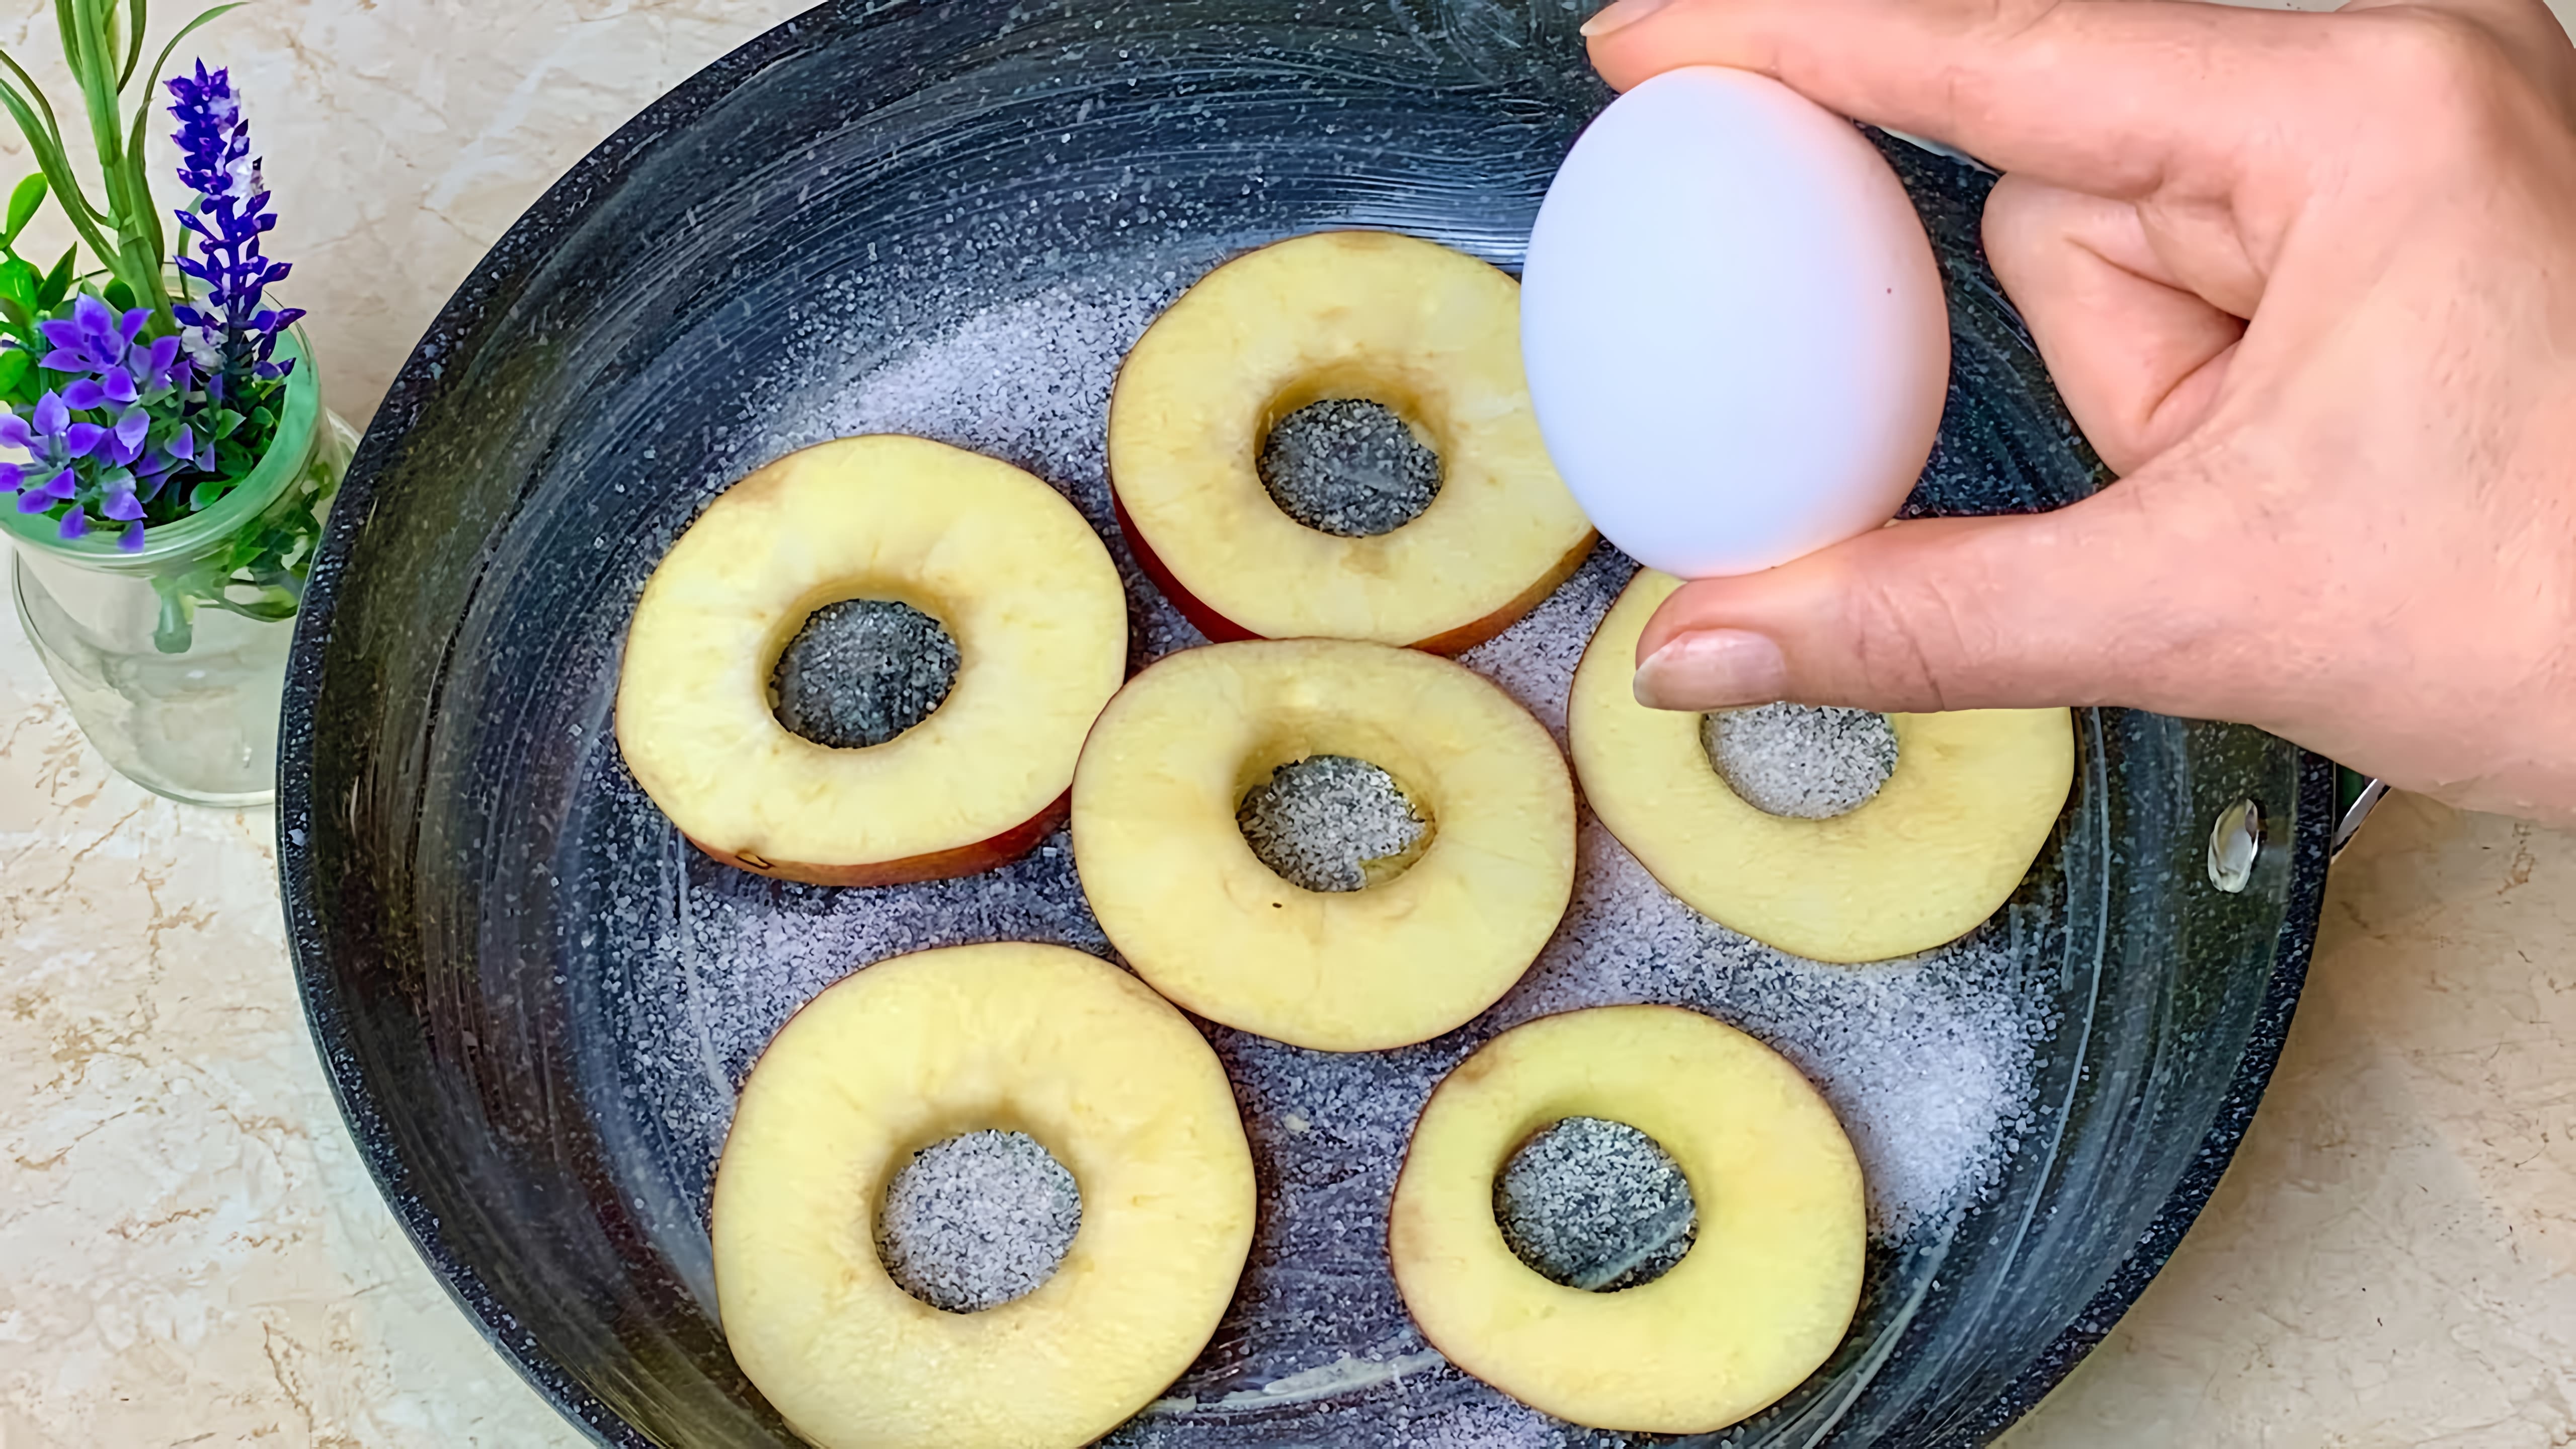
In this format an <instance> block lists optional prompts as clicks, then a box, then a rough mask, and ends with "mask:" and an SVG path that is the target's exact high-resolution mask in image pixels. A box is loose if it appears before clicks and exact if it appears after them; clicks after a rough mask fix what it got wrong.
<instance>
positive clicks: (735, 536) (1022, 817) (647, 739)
mask: <svg viewBox="0 0 2576 1449" xmlns="http://www.w3.org/2000/svg"><path fill="white" fill-rule="evenodd" d="M844 599H883V600H890V601H894V602H898V603H903V604H907V605H910V606H911V607H913V608H915V609H918V610H920V611H921V612H923V613H925V614H927V615H929V616H930V617H931V618H932V619H933V620H936V621H937V622H938V624H939V625H940V626H941V627H942V628H944V629H945V630H946V631H947V633H948V635H949V636H950V638H952V639H953V640H954V641H955V643H956V646H957V651H958V666H957V672H956V676H955V678H954V681H953V682H952V683H951V685H950V686H949V690H948V693H947V696H946V698H945V699H944V700H942V701H941V702H940V703H939V704H938V706H937V708H936V709H935V710H933V711H932V713H931V714H930V715H929V716H928V717H927V718H926V719H923V720H921V721H920V722H919V723H918V724H915V725H913V726H912V727H911V728H909V729H907V730H905V731H903V732H902V733H901V734H898V735H896V736H894V737H893V738H892V739H890V740H887V741H886V742H884V743H882V744H875V745H869V746H865V747H862V748H852V749H841V748H834V747H831V746H828V745H824V744H819V743H816V742H815V741H813V740H811V739H807V738H804V737H802V736H800V735H797V734H794V733H791V732H790V731H789V730H788V729H787V727H786V726H785V725H783V724H781V723H780V722H779V719H778V715H777V713H776V710H775V707H774V706H775V701H774V700H773V699H772V698H771V690H770V681H771V670H772V668H773V666H775V665H776V663H777V661H778V658H779V655H780V652H781V651H782V650H783V649H784V648H785V647H786V646H787V643H788V641H789V640H790V639H791V638H793V637H794V636H795V634H796V633H797V631H798V630H799V629H800V628H802V627H803V626H804V624H805V621H806V619H807V618H808V617H809V616H810V615H811V614H812V613H813V612H814V611H815V610H816V609H818V608H820V607H822V606H823V605H825V604H830V603H836V602H838V601H840V600H844ZM1126 662H1127V601H1126V593H1125V590H1124V588H1123V587H1122V585H1121V584H1120V581H1119V578H1118V571H1117V568H1116V566H1115V565H1113V564H1112V563H1111V562H1110V559H1109V553H1108V550H1107V549H1106V548H1105V547H1104V546H1103V545H1102V544H1101V542H1100V538H1099V536H1098V535H1097V534H1094V533H1093V532H1092V531H1091V527H1090V525H1089V524H1087V523H1086V522H1084V520H1083V518H1082V515H1081V514H1080V513H1078V512H1076V511H1075V510H1074V508H1073V505H1072V504H1070V503H1068V502H1066V501H1065V499H1064V497H1063V495H1061V494H1059V493H1057V492H1056V491H1055V490H1054V489H1052V488H1050V487H1048V486H1047V485H1046V484H1045V483H1043V482H1040V481H1039V480H1038V479H1036V478H1033V477H1031V476H1029V475H1028V474H1026V473H1023V472H1021V471H1020V470H1019V469H1017V468H1013V467H1011V466H1009V465H1008V464H1005V463H999V462H996V461H994V460H992V459H990V458H985V457H980V456H978V455H976V454H973V453H969V452H964V451H962V450H960V449H957V448H952V447H948V446H946V445H944V444H940V443H933V442H928V441H925V440H923V439H919V438H905V437H892V436H876V437H864V438H851V439H845V440H842V441H840V442H835V443H826V444H823V445H821V446H819V447H814V448H808V449H805V450H804V451H802V452H798V453H794V454H790V455H789V456H787V457H785V458H782V459H780V460H778V461H777V462H775V463H772V464H770V465H769V466H768V467H765V468H763V469H761V470H760V471H759V472H757V473H754V474H752V475H751V476H750V477H748V478H746V479H744V480H743V481H742V482H740V483H738V484H736V485H734V486H733V487H732V488H730V489H728V490H727V491H726V492H725V493H724V494H723V496H721V497H719V498H718V499H717V500H716V501H715V502H714V503H713V504H712V505H710V506H709V507H708V508H707V510H706V512H704V513H703V514H701V515H699V517H698V519H697V521H696V522H695V523H693V524H691V525H690V526H689V529H688V531H687V532H686V533H684V534H683V535H681V537H680V541H679V542H678V543H677V544H675V545H673V546H672V549H671V552H670V553H669V555H668V556H667V557H665V558H664V559H663V561H662V563H661V566H660V567H659V568H657V569H655V570H654V573H653V577H652V579H651V580H650V581H649V582H648V583H647V584H646V585H645V588H644V596H643V598H642V600H641V601H640V602H639V603H638V604H637V605H636V610H635V621H634V624H633V625H632V626H631V628H630V629H629V630H628V633H627V640H626V658H625V662H624V665H623V667H622V669H621V671H620V674H619V679H618V691H617V742H618V747H619V749H620V750H621V751H622V752H623V753H624V756H625V760H626V765H627V768H628V769H629V770H630V771H631V772H633V774H634V776H635V779H636V782H637V783H638V784H640V785H642V786H643V788H644V791H645V793H646V794H647V795H649V796H651V797H652V799H653V803H654V804H655V805H657V806H659V807H660V808H661V810H662V813H663V814H665V815H667V816H669V817H670V818H671V821H672V823H673V824H675V825H677V826H678V827H679V828H680V830H681V832H682V833H683V834H685V835H686V836H688V838H689V839H690V841H691V842H692V843H694V844H695V845H696V846H697V847H698V848H699V849H701V850H703V851H705V852H706V853H707V854H709V855H711V856H714V857H715V858H716V859H718V860H722V861H724V862H726V863H727V864H730V865H736V866H739V867H741V868H743V869H745V870H751V871H757V872H760V873H762V874H764V875H774V876H781V877H784V878H786V879H789V880H800V881H808V882H812V883H815V884H820V885H891V884H899V883H902V882H906V881H919V880H931V879H936V878H939V877H943V876H952V875H965V874H971V873H973V872H975V871H979V870H986V869H989V868H991V867H993V866H995V865H998V864H1001V863H1002V862H1004V861H1007V860H1010V859H1012V858H1014V857H1016V856H1018V855H1020V854H1021V853H1023V852H1025V851H1026V850H1028V849H1029V848H1030V847H1031V846H1032V845H1034V844H1036V843H1037V842H1038V840H1040V839H1041V838H1043V837H1044V836H1045V835H1046V833H1047V832H1048V831H1049V830H1051V829H1053V828H1054V826H1055V824H1056V823H1057V822H1058V821H1060V820H1061V819H1062V818H1063V813H1064V810H1065V808H1066V803H1067V801H1066V792H1067V788H1068V787H1069V785H1070V784H1071V782H1072V779H1073V767H1074V762H1075V760H1076V758H1077V757H1078V756H1079V755H1080V753H1081V749H1082V741H1083V738H1084V736H1085V735H1086V734H1087V733H1088V731H1089V730H1090V728H1091V723H1092V721H1093V720H1094V719H1095V718H1096V717H1097V716H1098V715H1099V713H1100V707H1101V705H1102V704H1104V703H1105V702H1107V700H1108V699H1109V696H1110V695H1111V694H1112V693H1114V692H1115V691H1116V690H1117V688H1118V684H1119V681H1120V680H1121V679H1122V678H1123V677H1124V675H1125V673H1126Z"/></svg>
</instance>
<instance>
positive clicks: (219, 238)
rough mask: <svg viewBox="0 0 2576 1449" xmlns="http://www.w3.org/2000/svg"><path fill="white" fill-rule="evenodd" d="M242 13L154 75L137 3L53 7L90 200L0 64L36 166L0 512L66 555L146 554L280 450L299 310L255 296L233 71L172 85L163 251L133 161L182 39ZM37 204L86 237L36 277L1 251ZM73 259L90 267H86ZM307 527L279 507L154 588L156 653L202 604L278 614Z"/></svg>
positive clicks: (4, 385)
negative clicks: (34, 523) (91, 182)
mask: <svg viewBox="0 0 2576 1449" xmlns="http://www.w3.org/2000/svg"><path fill="white" fill-rule="evenodd" d="M234 8H236V7H235V6H232V5H223V6H218V7H216V8H214V9H211V10H208V11H205V12H204V13H202V14H200V15H198V16H197V17H196V18H195V19H194V20H192V21H190V22H189V23H188V24H187V25H186V26H184V27H182V28H181V29H180V30H179V32H178V34H177V35H175V36H173V37H172V38H171V40H170V41H169V43H168V44H167V45H165V46H164V47H163V48H162V50H161V53H160V56H159V58H158V59H157V60H155V61H154V62H153V64H152V66H151V67H150V68H149V69H148V70H146V69H143V68H142V66H141V61H142V55H143V31H144V28H145V24H146V19H147V10H146V3H145V0H123V7H122V9H120V5H119V0H56V3H55V12H56V21H57V28H58V29H59V30H60V32H61V37H62V42H63V54H64V58H65V59H66V60H67V61H68V62H69V64H70V68H71V71H72V75H73V77H74V79H75V80H76V81H77V82H78V83H79V86H80V90H81V97H82V100H83V102H84V103H85V104H84V111H85V113H86V117H87V120H88V122H89V130H90V139H91V142H92V146H93V149H94V150H95V152H96V154H97V167H96V174H97V177H98V181H99V186H100V190H101V193H102V195H103V198H104V199H103V200H100V201H93V200H92V199H91V197H90V194H89V192H88V191H87V190H86V189H85V184H84V181H83V178H82V177H81V176H80V175H79V174H78V173H77V171H76V169H75V167H74V166H73V164H72V159H71V152H70V150H69V149H68V148H67V145H66V142H65V139H64V135H63V132H62V129H61V124H60V120H59V118H58V117H57V116H56V114H55V111H54V108H53V107H52V105H51V104H50V103H49V102H48V101H47V100H46V98H45V96H44V94H43V93H42V92H41V91H40V90H38V89H37V87H36V85H35V82H34V80H33V79H32V78H31V77H30V76H29V75H28V73H27V72H26V71H25V69H23V68H22V67H20V66H19V64H18V62H17V61H16V60H15V59H14V58H12V57H11V56H9V55H8V54H7V53H6V52H5V51H0V109H5V110H7V111H8V112H9V114H10V115H11V117H12V118H13V119H15V120H16V121H17V123H18V127H19V129H20V131H22V132H23V133H24V134H25V136H26V139H27V143H28V146H29V149H30V150H32V151H33V152H34V153H35V156H36V161H37V165H38V167H39V170H38V174H37V175H35V176H32V177H29V178H27V180H26V181H24V182H22V183H21V184H20V185H19V187H18V188H17V189H16V191H14V192H13V193H12V194H11V198H10V205H9V208H8V213H7V219H6V226H5V229H0V506H14V508H15V510H16V511H17V513H19V514H20V515H22V516H37V515H40V516H42V517H43V518H45V519H47V520H50V521H51V523H52V525H53V533H54V537H55V538H57V539H58V540H61V541H63V542H65V543H78V542H79V541H80V540H82V539H86V538H89V537H91V536H92V535H94V534H97V535H102V536H111V537H112V538H113V540H114V543H115V546H116V547H117V548H118V549H120V550H122V551H125V552H129V553H131V552H140V551H141V550H143V549H144V548H145V546H146V545H147V543H148V542H149V540H150V538H151V536H152V533H153V530H155V529H156V528H163V527H168V526H170V525H174V524H177V523H180V522H183V521H185V520H187V519H189V518H191V517H194V516H196V515H198V514H201V513H203V512H204V511H205V510H207V509H209V508H211V507H213V506H215V505H216V504H217V503H218V502H220V501H221V500H222V499H223V498H224V497H225V496H226V495H227V494H229V493H231V492H232V491H233V490H234V489H235V488H236V487H237V486H238V485H239V484H240V483H241V482H242V480H243V479H244V478H246V477H247V476H249V475H250V474H251V472H252V471H253V470H255V469H256V468H258V466H259V465H260V463H261V461H262V460H263V459H264V458H265V457H266V456H267V454H268V452H269V450H270V447H271V445H272V444H274V443H275V442H276V441H277V432H278V424H279V419H280V417H281V415H282V413H283V403H284V396H283V394H284V390H285V386H286V379H287V377H288V375H289V374H290V373H291V372H292V371H293V369H294V366H295V363H294V360H293V358H292V357H288V358H284V359H281V358H279V357H278V356H277V355H276V352H277V346H278V342H279V339H280V338H281V337H282V336H284V335H285V334H286V332H287V329H288V328H290V327H291V326H293V325H294V323H295V322H296V320H297V319H298V318H300V317H302V316H303V315H304V314H303V313H302V312H300V311H296V310H294V309H292V308H281V307H277V306H274V305H272V304H271V303H270V302H269V301H268V297H267V290H268V288H269V287H270V286H272V285H274V284H275V283H277V282H279V281H281V280H283V279H284V278H285V277H286V275H287V270H288V269H287V266H286V264H285V263H283V262H277V261H272V260H270V259H269V258H268V256H267V255H266V254H265V249H264V244H263V238H264V237H265V235H266V233H267V232H268V231H269V230H271V229H272V228H274V227H275V226H276V224H277V217H276V214H275V213H274V211H273V210H272V209H271V208H270V206H269V194H268V190H267V187H266V186H265V185H264V184H263V182H262V180H261V172H260V164H259V160H258V158H257V157H255V156H253V155H252V154H251V150H250V128H249V125H248V123H247V122H246V121H245V120H244V119H243V116H242V106H241V98H240V97H239V96H238V95H237V94H236V93H235V91H234V89H233V85H232V78H231V76H230V74H229V73H228V72H227V71H224V70H212V71H209V70H208V69H207V68H206V66H205V63H204V62H202V61H200V62H198V63H197V65H196V68H195V72H194V74H192V75H183V76H180V77H178V78H176V79H173V80H171V81H170V82H169V93H170V96H171V98H172V99H173V100H174V101H175V102H176V104H174V105H172V106H171V107H170V114H171V115H172V116H174V117H175V118H176V119H177V121H178V131H177V133H176V140H177V142H178V148H179V155H180V161H181V164H180V167H179V171H178V177H179V180H180V182H181V184H182V185H184V186H185V187H186V188H187V191H188V201H187V204H186V205H185V206H182V207H180V208H179V209H178V211H177V219H178V223H179V229H178V232H177V234H176V240H177V242H178V249H177V252H176V254H175V255H174V254H172V252H171V250H170V247H169V242H170V241H171V239H172V234H171V233H170V231H169V230H168V229H167V228H166V227H165V226H164V224H163V220H162V216H163V213H162V212H161V211H160V209H159V207H158V206H157V205H156V204H155V203H154V201H153V199H152V195H151V188H150V185H149V183H148V178H147V168H146V166H145V164H144V151H145V149H146V137H147V134H148V133H147V129H146V128H147V125H148V122H149V118H150V115H151V109H152V108H151V97H152V94H153V92H154V91H155V90H156V89H157V88H158V87H159V84H160V71H161V68H162V66H163V65H164V64H166V63H167V62H168V60H169V58H170V53H171V51H172V50H174V49H176V48H177V46H178V43H179V41H180V40H181V39H184V38H185V37H186V36H187V35H188V34H189V33H190V32H191V31H194V30H195V29H196V28H197V27H198V26H200V25H203V24H204V23H206V22H207V21H209V20H212V19H214V18H215V17H216V16H218V15H220V14H222V13H224V12H225V11H227V10H230V9H234ZM138 77H139V78H140V86H139V91H138V87H137V84H136V83H137V79H138ZM129 98H131V99H129ZM129 106H130V113H129ZM49 197H50V198H51V199H53V200H54V201H56V202H57V203H58V204H59V205H60V207H61V209H62V212H63V214H64V216H65V217H66V219H67V220H68V221H69V222H70V223H71V227H72V230H73V232H74V233H75V234H76V236H77V237H78V239H79V241H78V244H77V245H75V246H74V248H73V249H72V251H71V252H70V253H67V254H66V255H65V256H64V257H63V258H62V259H61V260H60V261H59V262H57V263H55V264H54V265H53V266H52V267H51V268H50V269H46V268H40V267H39V266H38V265H37V264H36V263H35V262H34V261H32V260H29V259H26V258H22V257H20V256H19V255H18V253H17V251H16V250H15V248H16V246H17V243H18V241H19V239H20V237H21V236H22V235H23V234H24V233H25V231H26V228H27V225H28V223H29V222H30V221H31V220H32V219H33V218H34V217H35V216H36V215H37V214H38V212H40V211H41V209H42V208H43V206H44V204H45V202H46V200H47V199H48V198H49ZM192 243H193V244H194V248H195V250H194V254H193V255H192V254H191V251H190V247H191V244H192ZM84 249H85V250H86V252H87V254H88V257H87V259H88V262H89V266H88V269H87V270H83V269H82V267H81V265H80V262H79V260H78V259H79V257H80V254H81V253H82V252H83V250H84ZM174 271H175V273H176V276H175V277H174V276H173V273H174ZM174 287H175V291H174ZM315 531H316V525H315V523H314V519H313V516H312V510H310V509H301V510H287V511H286V512H285V513H284V514H283V515H281V518H280V519H279V520H277V521H274V522H268V523H263V524H261V525H260V526H245V527H244V528H242V529H241V530H240V531H238V532H237V533H236V534H234V535H233V536H232V537H230V538H229V539H227V540H225V541H224V544H223V546H222V547H221V548H220V549H216V550H213V551H212V552H210V553H209V554H207V555H206V556H205V557H204V558H203V559H202V560H201V561H199V562H197V563H194V564H192V565H191V566H190V567H189V568H188V569H186V570H184V571H179V572H174V573H172V574H171V575H169V576H167V577H156V579H155V581H154V587H155V588H156V589H158V590H160V591H161V593H162V596H163V619H162V629H161V632H160V634H159V635H158V636H157V637H158V639H159V641H160V643H161V647H163V648H165V649H185V648H186V647H187V640H188V638H189V633H188V620H189V618H190V617H191V616H192V614H193V611H194V609H195V608H196V607H197V606H198V605H212V606H215V607H219V608H223V609H228V610H231V611H233V612H235V613H240V614H245V615H248V616H250V617H253V618H259V619H285V618H289V617H291V616H292V615H293V614H294V612H295V609H296V607H297V605H298V604H299V603H300V601H301V598H302V593H303V575H304V572H305V566H306V564H307V563H308V561H309V560H310V557H311V552H312V544H313V535H314V533H315Z"/></svg>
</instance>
